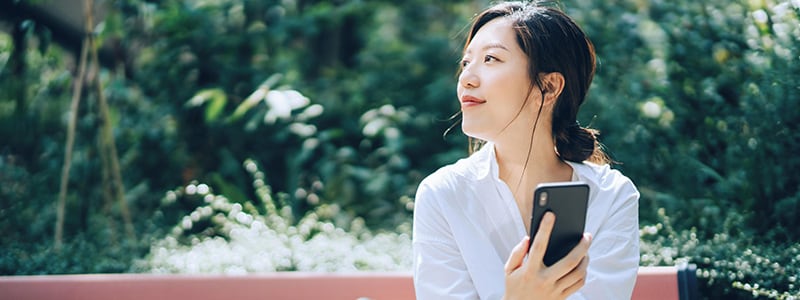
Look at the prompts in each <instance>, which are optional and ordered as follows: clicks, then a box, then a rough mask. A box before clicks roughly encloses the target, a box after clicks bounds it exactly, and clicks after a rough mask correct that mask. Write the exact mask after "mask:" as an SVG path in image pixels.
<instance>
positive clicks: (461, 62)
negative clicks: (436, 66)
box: [458, 59, 469, 68]
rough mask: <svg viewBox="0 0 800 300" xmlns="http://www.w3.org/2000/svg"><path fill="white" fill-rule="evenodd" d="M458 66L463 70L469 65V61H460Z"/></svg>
mask: <svg viewBox="0 0 800 300" xmlns="http://www.w3.org/2000/svg"><path fill="white" fill-rule="evenodd" d="M458 64H459V65H460V66H461V67H462V68H463V67H466V66H467V65H469V61H468V60H466V59H462V60H461V61H460V62H459V63H458Z"/></svg>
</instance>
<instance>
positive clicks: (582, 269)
mask: <svg viewBox="0 0 800 300" xmlns="http://www.w3.org/2000/svg"><path fill="white" fill-rule="evenodd" d="M588 269H589V256H586V257H584V258H583V259H582V260H581V263H580V264H579V265H578V266H577V267H575V269H572V271H570V272H569V273H567V274H566V275H564V277H561V278H559V279H558V280H557V281H556V288H557V289H563V290H564V291H568V290H569V289H570V288H572V287H573V286H575V285H576V284H580V286H583V283H582V282H585V281H586V274H587V272H588ZM579 288H580V287H579ZM567 295H569V294H567Z"/></svg>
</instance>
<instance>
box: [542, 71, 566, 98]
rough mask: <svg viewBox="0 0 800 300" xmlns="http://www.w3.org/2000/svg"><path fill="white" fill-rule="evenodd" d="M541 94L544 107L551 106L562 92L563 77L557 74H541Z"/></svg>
mask: <svg viewBox="0 0 800 300" xmlns="http://www.w3.org/2000/svg"><path fill="white" fill-rule="evenodd" d="M541 78H542V86H541V89H542V93H544V102H545V103H546V105H553V104H555V103H556V100H558V96H561V91H563V90H564V75H561V73H559V72H550V73H547V74H542V75H541Z"/></svg>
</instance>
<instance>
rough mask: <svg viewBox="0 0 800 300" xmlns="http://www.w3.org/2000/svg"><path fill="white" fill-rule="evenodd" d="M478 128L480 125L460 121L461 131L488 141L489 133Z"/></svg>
mask: <svg viewBox="0 0 800 300" xmlns="http://www.w3.org/2000/svg"><path fill="white" fill-rule="evenodd" d="M480 128H481V126H478V125H477V124H467V123H464V122H462V123H461V131H462V132H464V134H465V135H467V136H468V137H471V138H476V139H481V140H484V141H488V140H489V139H490V137H489V134H488V133H487V132H485V130H480ZM483 129H485V128H483Z"/></svg>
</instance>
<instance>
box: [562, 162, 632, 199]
mask: <svg viewBox="0 0 800 300" xmlns="http://www.w3.org/2000/svg"><path fill="white" fill-rule="evenodd" d="M570 165H572V168H573V170H574V171H575V173H576V175H577V176H578V178H579V179H580V180H581V181H584V182H587V183H588V184H589V185H590V186H591V187H593V188H596V189H599V190H603V191H608V190H616V191H620V190H627V191H629V192H637V193H638V191H637V190H636V186H635V185H634V184H633V181H631V179H630V178H628V177H627V176H625V175H623V174H622V172H620V171H619V170H616V169H613V168H611V166H609V165H608V164H603V165H599V164H595V163H592V162H583V163H572V162H570Z"/></svg>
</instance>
